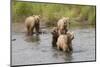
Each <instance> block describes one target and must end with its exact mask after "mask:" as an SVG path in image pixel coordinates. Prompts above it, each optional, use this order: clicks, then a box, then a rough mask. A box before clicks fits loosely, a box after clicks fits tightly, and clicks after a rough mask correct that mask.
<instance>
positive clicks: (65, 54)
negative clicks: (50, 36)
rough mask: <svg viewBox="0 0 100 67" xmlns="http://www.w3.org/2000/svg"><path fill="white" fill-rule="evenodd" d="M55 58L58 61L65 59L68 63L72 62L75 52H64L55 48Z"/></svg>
mask: <svg viewBox="0 0 100 67" xmlns="http://www.w3.org/2000/svg"><path fill="white" fill-rule="evenodd" d="M53 52H54V54H53V57H54V58H56V59H63V60H64V61H66V62H70V61H71V60H72V53H73V52H69V53H68V52H62V51H60V50H57V48H55V47H53Z"/></svg>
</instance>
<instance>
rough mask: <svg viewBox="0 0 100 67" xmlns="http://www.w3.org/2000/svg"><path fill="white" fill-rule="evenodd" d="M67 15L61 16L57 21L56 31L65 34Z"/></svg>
mask: <svg viewBox="0 0 100 67" xmlns="http://www.w3.org/2000/svg"><path fill="white" fill-rule="evenodd" d="M68 20H69V18H68V17H63V18H61V19H60V20H58V22H57V28H58V33H59V35H60V34H66V32H67V31H68V23H69V22H68Z"/></svg>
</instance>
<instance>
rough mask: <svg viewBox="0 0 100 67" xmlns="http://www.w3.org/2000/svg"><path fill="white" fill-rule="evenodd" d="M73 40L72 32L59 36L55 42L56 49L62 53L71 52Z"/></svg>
mask: <svg viewBox="0 0 100 67" xmlns="http://www.w3.org/2000/svg"><path fill="white" fill-rule="evenodd" d="M73 39H74V34H73V32H67V34H61V35H59V37H58V40H57V49H59V50H62V51H64V52H66V51H67V52H70V51H72V40H73Z"/></svg>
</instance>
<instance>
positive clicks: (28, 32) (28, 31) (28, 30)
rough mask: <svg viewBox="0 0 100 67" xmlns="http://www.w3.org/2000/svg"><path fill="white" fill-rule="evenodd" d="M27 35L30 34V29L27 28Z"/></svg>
mask: <svg viewBox="0 0 100 67" xmlns="http://www.w3.org/2000/svg"><path fill="white" fill-rule="evenodd" d="M26 34H27V35H29V34H30V27H29V26H27V33H26Z"/></svg>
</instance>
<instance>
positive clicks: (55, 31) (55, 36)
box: [51, 27, 59, 47]
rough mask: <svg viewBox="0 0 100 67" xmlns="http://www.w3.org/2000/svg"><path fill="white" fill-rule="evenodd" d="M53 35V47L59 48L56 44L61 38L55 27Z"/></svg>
mask: <svg viewBox="0 0 100 67" xmlns="http://www.w3.org/2000/svg"><path fill="white" fill-rule="evenodd" d="M51 33H52V46H53V47H56V46H57V45H56V42H57V39H58V36H59V35H58V29H57V27H53V29H52V32H51Z"/></svg>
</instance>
